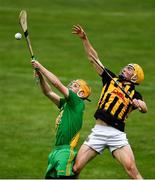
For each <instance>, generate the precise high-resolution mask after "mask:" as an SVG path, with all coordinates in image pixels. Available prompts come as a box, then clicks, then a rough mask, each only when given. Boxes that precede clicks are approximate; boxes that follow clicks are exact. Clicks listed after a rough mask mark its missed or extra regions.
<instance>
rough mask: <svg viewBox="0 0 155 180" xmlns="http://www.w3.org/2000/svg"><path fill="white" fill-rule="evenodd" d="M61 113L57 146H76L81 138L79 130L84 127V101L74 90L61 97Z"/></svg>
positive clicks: (57, 122) (57, 121) (57, 125)
mask: <svg viewBox="0 0 155 180" xmlns="http://www.w3.org/2000/svg"><path fill="white" fill-rule="evenodd" d="M59 108H60V114H59V116H58V117H57V119H56V142H55V146H60V145H70V146H71V147H73V148H74V147H76V145H77V143H78V140H79V137H80V135H79V132H80V129H81V128H82V119H83V112H84V108H85V106H84V102H83V100H82V99H81V98H80V97H78V96H77V94H75V93H74V92H73V91H71V90H69V96H68V97H67V98H64V99H60V106H59Z"/></svg>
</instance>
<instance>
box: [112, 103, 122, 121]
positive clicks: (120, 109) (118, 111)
mask: <svg viewBox="0 0 155 180" xmlns="http://www.w3.org/2000/svg"><path fill="white" fill-rule="evenodd" d="M123 107H124V104H123V103H121V104H120V105H119V108H118V109H117V111H116V112H115V114H114V118H118V115H119V113H120V112H121V111H122V109H123Z"/></svg>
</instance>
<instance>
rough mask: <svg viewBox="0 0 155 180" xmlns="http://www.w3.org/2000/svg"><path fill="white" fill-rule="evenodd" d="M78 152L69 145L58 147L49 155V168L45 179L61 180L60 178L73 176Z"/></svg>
mask: <svg viewBox="0 0 155 180" xmlns="http://www.w3.org/2000/svg"><path fill="white" fill-rule="evenodd" d="M76 155H77V151H76V150H75V149H74V150H73V149H72V148H71V147H70V146H69V145H63V146H57V147H55V149H54V150H53V151H52V152H51V153H50V154H49V157H48V167H47V170H46V174H45V178H46V177H48V178H49V177H51V178H59V177H60V176H73V175H74V173H73V170H72V168H73V165H74V161H75V157H76Z"/></svg>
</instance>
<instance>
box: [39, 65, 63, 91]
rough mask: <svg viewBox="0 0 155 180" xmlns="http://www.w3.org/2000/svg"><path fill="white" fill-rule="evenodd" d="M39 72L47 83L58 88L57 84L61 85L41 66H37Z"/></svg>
mask: <svg viewBox="0 0 155 180" xmlns="http://www.w3.org/2000/svg"><path fill="white" fill-rule="evenodd" d="M39 71H40V72H41V73H42V74H43V75H44V76H45V77H46V78H47V79H48V81H49V82H50V83H51V84H52V85H53V86H55V87H56V88H58V86H59V84H61V82H60V80H59V79H58V78H57V77H56V76H55V75H54V74H53V73H51V72H50V71H48V70H47V69H46V68H44V67H43V66H42V65H41V64H40V65H39Z"/></svg>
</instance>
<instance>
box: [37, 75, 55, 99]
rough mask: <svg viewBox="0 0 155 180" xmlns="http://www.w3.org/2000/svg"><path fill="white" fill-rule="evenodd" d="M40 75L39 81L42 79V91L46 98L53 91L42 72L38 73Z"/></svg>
mask: <svg viewBox="0 0 155 180" xmlns="http://www.w3.org/2000/svg"><path fill="white" fill-rule="evenodd" d="M38 75H39V79H40V87H41V90H42V92H43V93H44V94H45V95H46V96H48V95H49V93H50V92H51V91H52V90H51V88H50V86H49V85H48V83H47V82H46V81H45V79H44V77H43V76H42V75H41V73H40V72H38Z"/></svg>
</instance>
